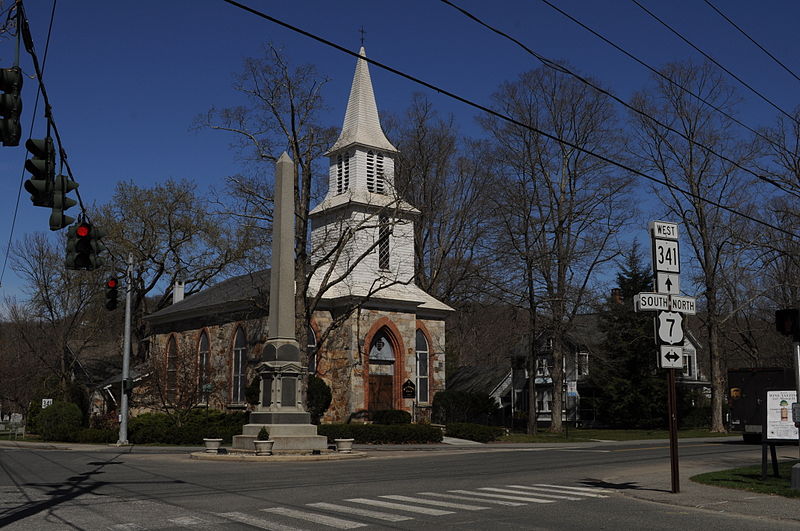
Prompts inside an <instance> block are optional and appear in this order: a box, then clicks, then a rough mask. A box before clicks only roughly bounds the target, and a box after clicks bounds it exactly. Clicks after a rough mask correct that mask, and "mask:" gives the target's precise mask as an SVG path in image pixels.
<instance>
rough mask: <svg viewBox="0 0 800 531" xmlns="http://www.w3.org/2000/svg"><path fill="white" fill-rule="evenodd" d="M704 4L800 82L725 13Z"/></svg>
mask: <svg viewBox="0 0 800 531" xmlns="http://www.w3.org/2000/svg"><path fill="white" fill-rule="evenodd" d="M704 2H705V3H706V4H708V7H710V8H711V9H713V10H714V11H716V12H717V14H718V15H719V16H721V17H722V18H724V19H725V21H726V22H728V24H730V25H731V26H733V27H734V28H736V29H737V30H738V31H739V33H741V34H742V35H744V36H745V37H746V38H747V40H749V41H750V42H752V43H753V44H755V45H756V46H757V47H758V49H759V50H761V51H762V52H764V53H765V54H767V56H768V57H769V58H770V59H772V60H773V61H775V62H776V63H778V65H779V66H780V67H781V68H783V69H784V70H786V72H788V73H789V75H791V76H792V77H793V78H795V79H796V80H797V81H800V77H798V76H797V74H795V73H794V71H792V69H790V68H789V67H788V66H786V65H785V64H783V62H782V61H781V60H780V59H778V58H777V57H775V56H774V55H772V54H771V53H770V52H769V50H767V49H766V48H764V47H763V46H761V45H760V44H759V43H758V42H756V40H755V39H754V38H753V37H751V36H750V35H748V34H747V32H746V31H745V30H743V29H742V28H741V27H739V25H738V24H736V22H734V21H733V20H731V19H730V18H729V17H728V16H726V15H725V13H723V12H722V11H720V10H719V9H718V8H717V6H715V5H714V4H712V3H711V2H709V1H708V0H704Z"/></svg>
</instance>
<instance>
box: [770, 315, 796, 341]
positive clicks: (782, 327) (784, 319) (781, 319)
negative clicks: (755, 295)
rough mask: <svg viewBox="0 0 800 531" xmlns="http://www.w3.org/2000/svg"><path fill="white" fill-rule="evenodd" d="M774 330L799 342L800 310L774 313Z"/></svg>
mask: <svg viewBox="0 0 800 531" xmlns="http://www.w3.org/2000/svg"><path fill="white" fill-rule="evenodd" d="M775 329H776V330H777V331H778V332H780V333H781V334H783V335H785V336H792V339H793V340H794V341H796V342H800V310H798V309H797V308H787V309H785V310H776V311H775Z"/></svg>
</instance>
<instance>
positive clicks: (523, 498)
mask: <svg viewBox="0 0 800 531" xmlns="http://www.w3.org/2000/svg"><path fill="white" fill-rule="evenodd" d="M447 492H455V493H456V494H471V495H473V496H483V497H485V498H499V499H501V500H514V501H524V502H530V503H555V501H554V500H543V499H541V498H533V497H530V496H506V495H505V494H490V493H488V492H476V491H474V490H449V491H447Z"/></svg>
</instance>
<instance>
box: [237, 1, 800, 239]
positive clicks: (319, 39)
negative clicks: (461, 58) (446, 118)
mask: <svg viewBox="0 0 800 531" xmlns="http://www.w3.org/2000/svg"><path fill="white" fill-rule="evenodd" d="M223 2H225V3H228V4H230V5H232V6H235V7H238V8H239V9H242V10H244V11H247V12H248V13H251V14H253V15H256V16H258V17H261V18H263V19H265V20H268V21H270V22H272V23H274V24H278V25H279V26H282V27H284V28H286V29H289V30H291V31H294V32H295V33H299V34H300V35H304V36H306V37H308V38H310V39H313V40H315V41H317V42H320V43H322V44H325V45H326V46H330V47H331V48H334V49H336V50H339V51H340V52H342V53H345V54H347V55H350V56H353V57H355V58H357V59H361V60H365V61H367V62H368V63H369V64H371V65H375V66H376V67H378V68H381V69H383V70H386V71H387V72H391V73H393V74H395V75H398V76H400V77H402V78H404V79H408V80H409V81H412V82H414V83H416V84H418V85H422V86H423V87H426V88H429V89H431V90H433V91H436V92H438V93H439V94H442V95H444V96H447V97H449V98H451V99H454V100H456V101H460V102H461V103H464V104H466V105H469V106H470V107H473V108H475V109H478V110H480V111H483V112H485V113H487V114H489V115H491V116H495V117H497V118H500V119H501V120H504V121H506V122H508V123H510V124H513V125H516V126H518V127H522V128H525V129H528V130H529V131H533V132H534V133H537V134H539V135H541V136H543V137H545V138H549V139H550V140H553V141H555V142H559V143H561V144H564V145H565V146H568V147H571V148H572V149H575V150H578V151H580V152H582V153H585V154H587V155H590V156H592V157H595V158H596V159H598V160H601V161H603V162H606V163H608V164H611V165H613V166H616V167H618V168H621V169H623V170H625V171H627V172H630V173H632V174H634V175H638V176H640V177H643V178H645V179H647V180H649V181H652V182H655V183H657V184H660V185H662V186H666V187H667V188H671V189H673V190H675V191H677V192H680V193H682V194H684V195H685V196H687V197H693V198H695V199H697V200H698V201H703V202H704V203H707V204H709V205H712V206H715V207H717V208H721V209H722V210H725V211H727V212H730V213H732V214H734V215H737V216H740V217H742V218H744V219H747V220H749V221H752V222H754V223H757V224H759V225H762V226H765V227H768V228H770V229H772V230H775V231H778V232H781V233H784V234H786V235H788V236H791V237H794V236H795V235H794V233H792V232H790V231H788V230H786V229H783V228H781V227H778V226H775V225H772V224H771V223H769V222H766V221H764V220H761V219H758V218H755V217H753V216H751V215H749V214H746V213H744V212H739V211H738V210H736V209H734V208H731V207H729V206H727V205H723V204H721V203H718V202H716V201H714V200H711V199H708V198H705V197H702V196H701V195H699V194H695V193H693V192H691V191H689V190H685V189H683V188H681V187H679V186H676V185H674V184H672V183H669V182H667V181H662V180H661V179H658V178H656V177H653V176H651V175H647V174H646V173H643V172H641V171H639V170H637V169H635V168H632V167H630V166H628V165H626V164H624V163H622V162H618V161H615V160H612V159H610V158H608V157H606V156H604V155H601V154H599V153H595V152H593V151H591V150H589V149H586V148H584V147H581V146H578V145H576V144H574V143H572V142H570V141H568V140H565V139H563V138H559V137H557V136H555V135H554V134H551V133H548V132H546V131H542V130H541V129H538V128H536V127H533V126H531V125H529V124H525V123H522V122H520V121H519V120H516V119H514V118H511V117H510V116H506V115H504V114H502V113H499V112H497V111H495V110H493V109H490V108H489V107H486V106H484V105H482V104H480V103H476V102H474V101H472V100H468V99H466V98H464V97H462V96H459V95H457V94H455V93H453V92H450V91H448V90H446V89H443V88H441V87H438V86H436V85H433V84H432V83H428V82H427V81H423V80H421V79H419V78H417V77H414V76H412V75H410V74H407V73H405V72H402V71H400V70H397V69H396V68H393V67H391V66H388V65H385V64H383V63H381V62H379V61H376V60H374V59H370V58H368V57H363V56H361V55H359V54H358V53H356V52H354V51H351V50H348V49H347V48H345V47H344V46H341V45H339V44H336V43H334V42H332V41H329V40H327V39H325V38H324V37H320V36H319V35H316V34H314V33H311V32H309V31H306V30H304V29H301V28H298V27H296V26H293V25H291V24H289V23H287V22H284V21H282V20H280V19H277V18H275V17H273V16H270V15H267V14H266V13H263V12H261V11H258V10H256V9H253V8H252V7H249V6H246V5H244V4H241V3H239V2H236V1H235V0H223Z"/></svg>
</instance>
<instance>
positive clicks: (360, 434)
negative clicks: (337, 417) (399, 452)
mask: <svg viewBox="0 0 800 531" xmlns="http://www.w3.org/2000/svg"><path fill="white" fill-rule="evenodd" d="M317 433H319V434H320V435H325V436H326V437H327V438H328V443H329V444H333V440H334V439H355V442H356V443H358V444H426V443H437V442H442V431H441V430H440V429H438V428H434V427H433V426H430V425H427V424H390V425H382V424H322V425H320V426H319V428H318V429H317Z"/></svg>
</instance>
